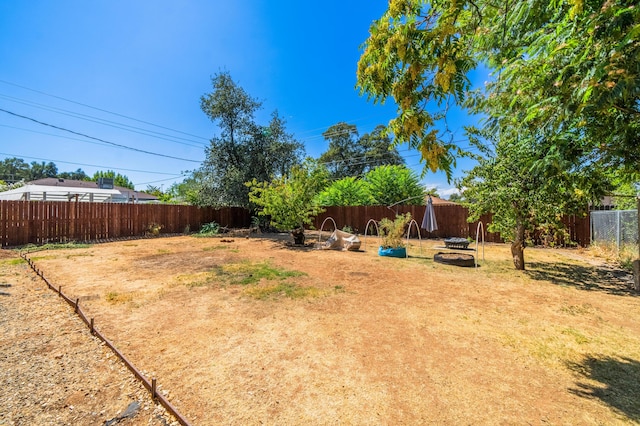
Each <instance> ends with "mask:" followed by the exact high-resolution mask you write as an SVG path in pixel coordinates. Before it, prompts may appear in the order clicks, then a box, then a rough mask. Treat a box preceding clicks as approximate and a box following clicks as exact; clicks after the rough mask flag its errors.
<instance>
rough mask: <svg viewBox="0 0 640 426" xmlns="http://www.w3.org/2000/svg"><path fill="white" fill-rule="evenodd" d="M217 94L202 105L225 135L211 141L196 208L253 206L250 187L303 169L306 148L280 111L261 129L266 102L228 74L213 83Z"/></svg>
mask: <svg viewBox="0 0 640 426" xmlns="http://www.w3.org/2000/svg"><path fill="white" fill-rule="evenodd" d="M212 85H213V91H212V92H211V93H208V94H206V95H204V96H202V98H201V100H200V101H201V102H200V106H201V108H202V110H203V112H204V113H205V114H207V115H208V116H209V118H210V119H211V120H212V121H213V122H214V123H217V124H218V126H219V127H220V130H221V133H220V135H219V136H215V137H214V138H212V139H211V142H210V145H209V146H208V147H207V148H206V150H205V155H206V158H205V161H204V162H203V164H202V167H201V168H200V169H198V170H196V171H195V172H194V173H193V176H192V178H193V179H194V180H195V181H196V182H197V183H198V185H199V188H198V196H197V200H196V201H197V204H199V205H213V206H243V207H249V189H248V188H247V186H246V185H245V183H246V182H249V181H252V180H254V179H255V180H257V181H259V182H262V181H268V180H269V179H271V177H274V176H282V175H284V174H286V173H288V172H289V170H290V169H291V167H292V166H294V165H296V164H299V163H300V161H301V158H302V156H303V154H304V146H303V145H302V144H301V143H300V142H298V141H297V140H295V139H294V137H293V136H292V135H291V134H290V133H288V132H287V131H286V122H285V121H284V119H282V118H281V117H280V116H279V115H278V113H277V111H275V112H273V113H272V115H271V121H270V122H269V124H268V125H267V126H261V125H258V124H257V123H256V122H255V118H254V114H255V112H256V111H257V110H258V109H259V108H260V107H261V103H260V102H258V101H257V100H255V99H253V98H251V97H250V96H249V95H248V94H247V93H246V92H245V90H244V89H243V88H242V87H240V86H239V85H237V84H236V83H235V82H234V81H233V80H232V79H231V76H230V75H229V73H226V72H224V73H220V74H217V75H216V76H214V77H213V78H212Z"/></svg>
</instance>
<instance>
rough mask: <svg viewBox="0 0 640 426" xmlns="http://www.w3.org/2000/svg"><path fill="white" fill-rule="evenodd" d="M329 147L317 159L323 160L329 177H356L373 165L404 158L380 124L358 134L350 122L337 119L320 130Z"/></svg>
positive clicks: (398, 161)
mask: <svg viewBox="0 0 640 426" xmlns="http://www.w3.org/2000/svg"><path fill="white" fill-rule="evenodd" d="M322 135H323V136H324V139H325V140H327V141H329V149H328V150H327V151H326V152H324V153H323V154H322V155H321V156H320V158H319V159H318V161H319V162H320V163H322V164H324V165H325V166H326V167H327V169H328V170H329V173H330V174H331V178H332V179H342V178H346V177H359V176H361V175H362V174H363V173H365V172H366V171H368V170H371V169H373V168H375V167H377V166H380V165H385V164H391V165H399V164H404V159H403V158H402V157H401V156H400V154H399V153H398V150H397V149H396V148H395V146H394V145H393V144H392V142H391V139H390V138H389V136H387V135H386V134H385V128H384V126H377V127H376V128H375V129H374V130H373V132H371V133H366V134H364V135H363V136H362V137H359V135H358V129H357V128H356V126H355V125H354V124H347V123H344V122H340V123H338V124H335V125H333V126H331V127H329V128H328V129H327V131H326V132H324V133H323V134H322Z"/></svg>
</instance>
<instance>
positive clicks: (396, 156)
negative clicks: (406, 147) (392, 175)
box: [358, 125, 404, 171]
mask: <svg viewBox="0 0 640 426" xmlns="http://www.w3.org/2000/svg"><path fill="white" fill-rule="evenodd" d="M358 144H359V145H360V146H362V148H363V150H364V163H365V167H364V170H365V171H368V170H372V169H374V168H376V167H378V166H385V165H390V166H400V165H403V164H404V158H402V156H401V155H400V153H399V152H398V149H397V148H396V147H395V146H394V144H393V142H392V140H391V138H390V137H389V136H388V135H387V134H386V132H385V127H384V126H383V125H378V126H376V128H375V129H373V131H372V132H371V133H365V134H364V135H363V136H362V137H361V138H360V139H359V140H358Z"/></svg>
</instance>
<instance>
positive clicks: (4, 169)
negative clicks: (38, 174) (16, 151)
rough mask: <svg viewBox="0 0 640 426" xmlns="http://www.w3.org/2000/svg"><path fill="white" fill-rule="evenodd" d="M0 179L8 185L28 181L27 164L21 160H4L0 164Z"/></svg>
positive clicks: (13, 158) (14, 158) (12, 158)
mask: <svg viewBox="0 0 640 426" xmlns="http://www.w3.org/2000/svg"><path fill="white" fill-rule="evenodd" d="M0 179H2V180H4V181H5V182H7V183H9V184H11V183H15V182H18V181H20V180H29V164H28V163H26V162H25V161H24V160H23V159H21V158H16V157H11V158H5V159H4V160H2V161H1V162H0Z"/></svg>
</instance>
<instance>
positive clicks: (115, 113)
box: [0, 79, 209, 141]
mask: <svg viewBox="0 0 640 426" xmlns="http://www.w3.org/2000/svg"><path fill="white" fill-rule="evenodd" d="M0 83H4V84H8V85H9V86H14V87H19V88H21V89H24V90H29V91H30V92H34V93H39V94H41V95H45V96H49V97H51V98H55V99H60V100H63V101H65V102H69V103H72V104H76V105H80V106H83V107H85V108H91V109H93V110H96V111H100V112H106V113H107V114H112V115H115V116H118V117H122V118H126V119H127V120H132V121H137V122H138V123H143V124H148V125H150V126H154V127H158V128H160V129H165V130H169V131H171V132H175V133H180V134H183V135H186V136H191V137H194V138H197V139H202V140H205V141H208V140H209V139H208V138H204V137H202V136H198V135H192V134H191V133H187V132H182V131H180V130H175V129H172V128H170V127H164V126H161V125H159V124H154V123H150V122H148V121H144V120H138V119H137V118H133V117H129V116H127V115H124V114H118V113H117V112H112V111H108V110H106V109H102V108H97V107H94V106H91V105H87V104H83V103H82V102H76V101H72V100H70V99H67V98H63V97H61V96H56V95H52V94H49V93H46V92H42V91H40V90H36V89H31V88H29V87H26V86H21V85H19V84H16V83H11V82H9V81H6V80H2V79H0Z"/></svg>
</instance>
